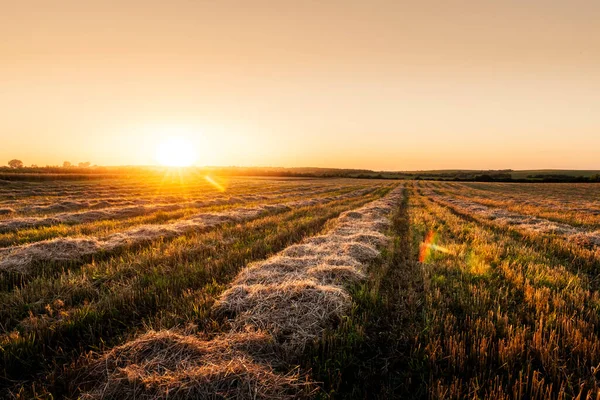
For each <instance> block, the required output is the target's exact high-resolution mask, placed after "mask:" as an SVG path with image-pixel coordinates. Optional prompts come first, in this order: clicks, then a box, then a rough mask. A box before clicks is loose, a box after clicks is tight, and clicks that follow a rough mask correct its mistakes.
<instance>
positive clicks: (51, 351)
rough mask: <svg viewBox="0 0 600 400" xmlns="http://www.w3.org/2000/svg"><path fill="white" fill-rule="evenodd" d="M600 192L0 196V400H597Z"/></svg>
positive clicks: (85, 186)
mask: <svg viewBox="0 0 600 400" xmlns="http://www.w3.org/2000/svg"><path fill="white" fill-rule="evenodd" d="M599 269H600V185H597V184H502V183H452V182H413V181H385V180H359V179H275V178H227V179H224V178H217V177H214V178H206V177H190V176H187V177H185V179H183V180H181V179H178V178H153V179H150V178H148V179H145V180H139V179H129V178H120V179H109V180H98V181H96V180H92V181H67V182H65V181H60V180H56V181H45V182H2V183H0V351H1V352H2V356H1V360H2V365H1V366H0V374H1V375H0V379H1V380H0V394H1V395H2V396H3V397H9V398H10V397H13V398H69V399H76V398H89V399H100V398H111V399H122V398H130V399H134V398H135V399H159V398H169V399H177V398H244V399H245V398H248V399H249V398H265V399H266V398H301V397H317V398H430V399H439V398H445V399H464V398H473V399H476V398H482V399H483V398H487V399H526V398H527V399H531V398H533V399H547V398H550V399H570V398H579V399H599V398H600V391H599V380H600V340H599V335H600V326H599V325H600V314H599V312H600V295H599V292H598V289H599V285H600V278H599V272H598V271H599Z"/></svg>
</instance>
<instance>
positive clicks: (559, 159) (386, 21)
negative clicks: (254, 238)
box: [0, 0, 600, 170]
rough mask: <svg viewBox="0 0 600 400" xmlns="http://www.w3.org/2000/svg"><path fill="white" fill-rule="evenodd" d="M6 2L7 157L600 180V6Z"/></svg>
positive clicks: (0, 69)
mask: <svg viewBox="0 0 600 400" xmlns="http://www.w3.org/2000/svg"><path fill="white" fill-rule="evenodd" d="M109 3H110V4H109ZM0 7H1V10H2V11H1V15H0V38H1V39H0V80H1V81H0V135H1V136H0V137H1V139H2V146H0V163H4V162H5V161H8V160H9V159H11V158H15V157H16V158H20V159H22V160H23V161H24V162H25V163H26V164H31V163H36V164H40V165H46V164H59V163H62V161H63V160H70V161H72V162H78V161H91V162H92V163H95V164H104V165H122V164H152V163H155V162H156V160H155V147H156V145H157V143H158V142H160V141H161V140H163V139H164V137H166V136H169V135H180V136H181V135H183V136H186V137H189V138H190V140H192V141H193V143H194V145H195V146H197V148H198V150H197V152H198V154H199V160H198V165H271V166H288V167H293V166H320V167H356V168H371V169H389V170H407V169H436V168H513V169H526V168H580V169H600V150H599V149H600V23H599V22H598V21H600V1H598V0H571V1H564V0H545V1H542V0H521V1H516V0H503V1H493V2H492V1H481V0H463V1H458V0H445V1H442V0H439V1H427V0H425V1H410V2H408V1H400V0H397V1H361V2H359V1H350V0H346V1H308V0H306V1H285V0H281V1H252V0H245V1H237V2H234V1H227V0H220V1H200V0H199V1H188V0H186V1H181V0H180V1H175V0H173V1H154V0H144V1H131V0H129V1H127V0H123V1H119V2H107V1H92V0H89V1H59V0H53V1H28V0H22V1H8V0H0ZM4 160H5V161H4Z"/></svg>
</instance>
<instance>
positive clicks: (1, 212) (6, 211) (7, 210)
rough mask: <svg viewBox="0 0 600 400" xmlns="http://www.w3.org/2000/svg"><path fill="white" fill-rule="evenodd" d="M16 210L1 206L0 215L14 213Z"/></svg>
mask: <svg viewBox="0 0 600 400" xmlns="http://www.w3.org/2000/svg"><path fill="white" fill-rule="evenodd" d="M14 212H15V210H14V209H12V208H9V207H4V208H0V215H8V214H13V213H14Z"/></svg>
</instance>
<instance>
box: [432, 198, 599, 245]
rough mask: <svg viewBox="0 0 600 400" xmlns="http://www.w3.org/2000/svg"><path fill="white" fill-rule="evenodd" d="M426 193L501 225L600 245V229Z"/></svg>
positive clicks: (442, 201)
mask: <svg viewBox="0 0 600 400" xmlns="http://www.w3.org/2000/svg"><path fill="white" fill-rule="evenodd" d="M426 195H427V196H429V197H431V198H433V199H435V200H436V201H439V202H440V203H442V204H444V205H447V206H451V207H453V208H455V209H457V210H459V211H460V212H462V213H465V214H469V215H475V216H477V217H479V218H483V219H487V220H490V221H494V223H497V224H498V225H501V226H511V227H513V228H516V229H520V230H523V231H526V232H530V233H541V234H555V235H561V236H564V237H565V238H566V239H567V240H570V241H573V242H576V243H579V244H582V245H589V246H600V231H594V232H590V231H588V230H585V229H581V228H577V227H574V226H571V225H568V224H565V223H560V222H554V221H550V220H547V219H544V218H539V217H534V216H531V215H523V214H518V213H514V212H511V211H508V210H505V209H502V208H492V207H488V206H485V205H483V204H479V203H476V202H474V201H467V200H461V199H457V198H453V197H447V196H442V195H438V194H435V193H433V192H427V193H426Z"/></svg>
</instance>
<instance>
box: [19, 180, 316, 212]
mask: <svg viewBox="0 0 600 400" xmlns="http://www.w3.org/2000/svg"><path fill="white" fill-rule="evenodd" d="M243 188H244V189H247V188H251V186H250V185H249V186H244V187H243ZM241 189H242V187H240V188H237V189H234V190H237V191H239V190H241ZM273 189H277V191H278V192H279V193H282V194H283V193H286V192H294V191H300V189H302V188H300V187H291V188H280V187H275V186H274V187H273ZM309 189H312V188H305V190H309ZM267 190H268V188H267ZM194 193H195V194H196V195H198V194H199V195H201V197H207V196H210V195H211V192H207V191H206V190H199V191H197V192H194ZM194 193H189V192H188V193H186V194H185V195H179V196H173V195H161V196H156V195H151V196H150V198H148V197H149V196H148V194H147V193H146V195H145V196H144V193H138V198H136V199H133V200H132V196H131V195H130V196H129V197H115V193H114V191H113V192H107V193H106V197H103V196H100V195H99V194H97V193H91V192H90V193H85V194H82V197H84V198H85V200H78V199H77V198H73V196H72V195H64V197H67V198H69V199H68V200H62V201H57V202H54V203H51V204H46V203H45V202H44V203H42V204H39V203H37V204H36V203H34V204H28V205H25V206H23V201H22V200H20V199H19V200H18V201H17V202H14V204H16V205H18V206H20V207H21V212H23V213H36V214H51V213H57V212H69V211H71V212H72V211H77V210H80V209H87V208H89V209H101V208H108V207H114V206H137V205H147V204H154V203H177V202H181V201H187V200H188V199H189V198H190V197H191V196H193V195H194ZM53 195H55V196H56V195H58V194H57V193H53ZM140 196H142V197H146V198H139V197H140ZM134 197H135V196H134ZM90 198H92V200H89V199H90Z"/></svg>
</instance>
